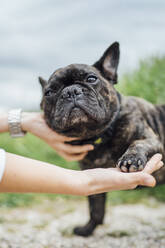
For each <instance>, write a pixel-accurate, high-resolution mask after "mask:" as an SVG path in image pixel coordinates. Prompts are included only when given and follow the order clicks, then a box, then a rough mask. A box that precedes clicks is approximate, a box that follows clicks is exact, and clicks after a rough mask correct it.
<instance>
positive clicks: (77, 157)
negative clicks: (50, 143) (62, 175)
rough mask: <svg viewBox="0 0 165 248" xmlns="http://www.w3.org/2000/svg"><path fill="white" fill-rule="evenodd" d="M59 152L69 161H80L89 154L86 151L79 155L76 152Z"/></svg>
mask: <svg viewBox="0 0 165 248" xmlns="http://www.w3.org/2000/svg"><path fill="white" fill-rule="evenodd" d="M58 153H59V154H60V156H62V157H63V158H64V159H65V160H67V161H68V162H70V161H80V160H82V159H83V158H84V157H85V156H86V155H87V153H86V152H84V153H81V154H78V155H75V154H74V155H73V154H72V155H71V154H69V153H65V152H58Z"/></svg>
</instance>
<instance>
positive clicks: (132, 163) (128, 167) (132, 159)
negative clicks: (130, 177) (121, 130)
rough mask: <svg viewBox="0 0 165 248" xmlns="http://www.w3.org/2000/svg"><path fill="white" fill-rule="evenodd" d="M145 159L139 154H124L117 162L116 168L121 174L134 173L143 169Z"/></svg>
mask: <svg viewBox="0 0 165 248" xmlns="http://www.w3.org/2000/svg"><path fill="white" fill-rule="evenodd" d="M146 163H147V157H146V156H144V155H140V154H124V155H123V156H122V157H121V158H120V159H119V161H118V163H117V167H118V168H120V169H121V171H123V172H135V171H141V170H143V169H144V167H145V165H146Z"/></svg>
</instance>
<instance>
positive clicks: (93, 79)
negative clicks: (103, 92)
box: [87, 75, 97, 83]
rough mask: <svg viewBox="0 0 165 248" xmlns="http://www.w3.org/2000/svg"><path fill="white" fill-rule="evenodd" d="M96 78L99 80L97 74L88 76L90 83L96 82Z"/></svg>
mask: <svg viewBox="0 0 165 248" xmlns="http://www.w3.org/2000/svg"><path fill="white" fill-rule="evenodd" d="M96 80H97V77H96V76H93V75H91V76H88V77H87V82H88V83H94V82H96Z"/></svg>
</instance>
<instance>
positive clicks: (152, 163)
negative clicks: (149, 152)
mask: <svg viewBox="0 0 165 248" xmlns="http://www.w3.org/2000/svg"><path fill="white" fill-rule="evenodd" d="M161 159H162V155H161V154H159V153H157V154H155V155H154V156H153V157H152V158H151V159H150V160H149V161H148V162H147V164H146V166H145V168H144V170H143V172H146V173H149V174H152V173H153V172H154V171H156V170H158V169H159V166H160V164H159V163H160V161H161Z"/></svg>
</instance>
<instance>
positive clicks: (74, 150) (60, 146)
mask: <svg viewBox="0 0 165 248" xmlns="http://www.w3.org/2000/svg"><path fill="white" fill-rule="evenodd" d="M57 146H58V149H61V150H62V151H64V152H67V153H70V154H75V153H84V152H88V151H91V150H93V149H94V147H93V146H92V145H82V146H73V145H69V144H64V143H59V144H57Z"/></svg>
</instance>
